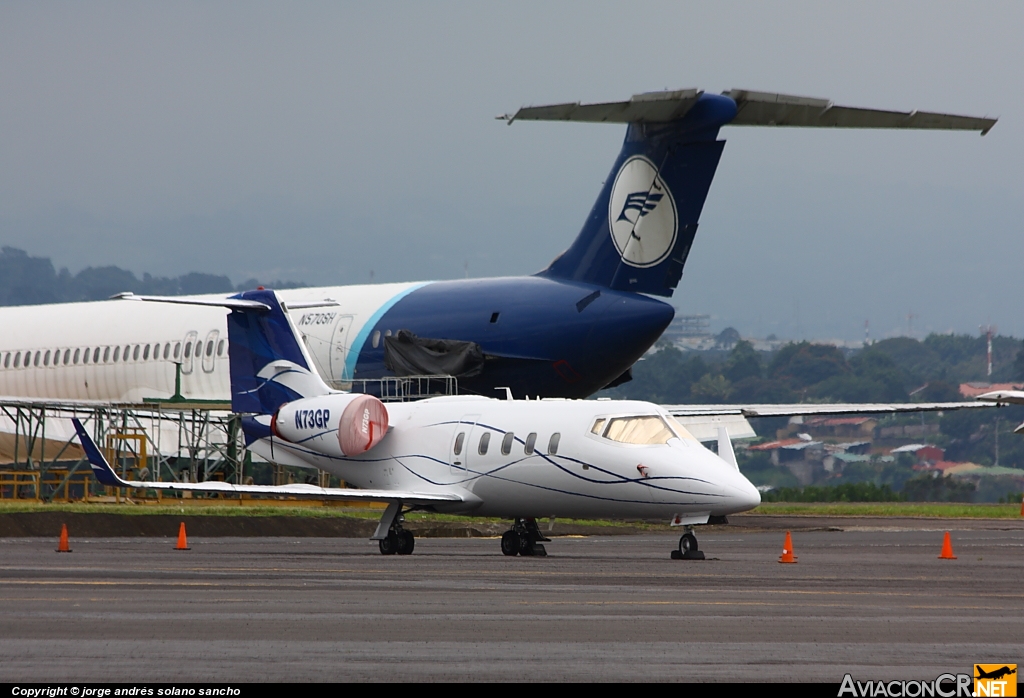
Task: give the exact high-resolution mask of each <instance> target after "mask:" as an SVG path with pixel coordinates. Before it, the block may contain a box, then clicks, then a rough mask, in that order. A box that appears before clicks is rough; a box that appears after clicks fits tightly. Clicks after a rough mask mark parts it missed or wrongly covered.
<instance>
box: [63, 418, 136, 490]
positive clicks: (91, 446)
mask: <svg viewBox="0 0 1024 698" xmlns="http://www.w3.org/2000/svg"><path fill="white" fill-rule="evenodd" d="M71 423H72V424H74V425H75V431H76V432H78V440H79V441H81V442H82V448H83V449H84V450H85V455H86V457H87V458H88V459H89V465H91V466H92V474H93V475H94V476H95V477H96V479H97V480H99V481H100V483H101V484H103V485H107V486H108V487H125V486H128V483H127V482H125V481H124V480H122V479H121V478H119V477H118V476H117V473H115V472H114V469H113V468H111V467H110V464H109V463H107V459H106V458H104V457H103V454H102V453H101V452H100V449H99V448H97V447H96V444H95V443H94V442H93V440H92V439H91V438H89V433H88V432H87V431H86V430H85V427H84V426H83V425H82V423H81V422H80V421H78V418H77V417H72V418H71Z"/></svg>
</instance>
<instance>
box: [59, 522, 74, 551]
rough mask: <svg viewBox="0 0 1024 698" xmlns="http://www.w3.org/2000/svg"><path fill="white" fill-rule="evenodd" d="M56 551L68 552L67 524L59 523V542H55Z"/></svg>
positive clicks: (69, 549)
mask: <svg viewBox="0 0 1024 698" xmlns="http://www.w3.org/2000/svg"><path fill="white" fill-rule="evenodd" d="M57 552H58V553H70V552H71V548H70V547H69V546H68V525H67V524H61V525H60V542H59V543H57Z"/></svg>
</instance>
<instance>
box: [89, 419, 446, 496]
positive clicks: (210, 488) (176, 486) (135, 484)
mask: <svg viewBox="0 0 1024 698" xmlns="http://www.w3.org/2000/svg"><path fill="white" fill-rule="evenodd" d="M71 421H72V422H73V423H74V425H75V431H76V432H78V439H79V440H80V441H81V442H82V448H83V449H84V450H85V454H86V456H87V457H88V458H89V464H90V465H91V466H92V473H93V475H94V476H95V477H96V479H97V480H99V481H100V482H101V483H102V484H104V485H107V486H109V487H132V488H137V489H148V490H179V491H189V492H220V493H227V494H262V495H284V496H289V497H302V498H310V499H337V500H344V501H356V500H358V501H370V502H397V501H401V502H404V503H406V504H437V503H440V502H461V501H463V498H462V497H460V496H459V495H458V494H455V493H454V492H411V491H405V490H354V489H340V488H337V487H317V486H316V485H306V484H294V485H273V486H272V485H234V484H232V483H230V482H195V483H193V482H147V481H143V480H122V479H121V478H120V477H118V475H117V473H115V472H114V469H113V468H111V467H110V464H109V463H107V459H106V458H104V457H103V453H102V452H100V450H99V448H97V447H96V444H95V443H94V442H93V440H92V439H91V438H90V437H89V433H88V432H87V431H86V430H85V427H84V426H83V425H82V423H81V422H80V421H79V420H78V419H74V418H73V419H72V420H71Z"/></svg>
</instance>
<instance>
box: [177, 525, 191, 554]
mask: <svg viewBox="0 0 1024 698" xmlns="http://www.w3.org/2000/svg"><path fill="white" fill-rule="evenodd" d="M174 549H175V550H191V549H192V548H190V547H188V539H187V538H186V537H185V522H184V521H182V522H181V526H179V527H178V544H177V545H176V546H174Z"/></svg>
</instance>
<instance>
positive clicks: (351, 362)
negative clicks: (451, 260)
mask: <svg viewBox="0 0 1024 698" xmlns="http://www.w3.org/2000/svg"><path fill="white" fill-rule="evenodd" d="M430 283H433V282H432V281H424V282H423V283H420V284H414V285H412V286H410V287H409V288H407V289H405V290H404V291H401V292H400V293H397V294H395V295H394V296H393V297H392V298H390V299H388V300H387V301H385V302H384V303H383V304H382V305H381V306H380V307H379V308H377V311H376V312H375V313H374V314H373V315H371V316H370V319H369V320H367V321H366V324H364V325H363V327H362V329H361V330H359V334H357V335H356V339H355V341H354V342H352V343H351V344H350V345H349V350H348V356H346V357H345V377H346V378H347V379H348V380H352V379H353V378H354V377H355V375H356V364H357V363H358V362H359V355H360V354H362V353H363V346H364V345H365V344H366V340H367V339H369V337H370V333H371V332H373V328H374V327H376V325H377V323H378V322H380V319H381V318H382V317H384V313H386V312H388V311H389V310H391V308H392V307H393V306H394V305H395V303H397V302H398V301H400V300H402V299H403V298H405V297H406V296H408V295H409V294H410V293H412V292H413V291H415V290H416V289H420V288H423V287H424V286H426V285H427V284H430Z"/></svg>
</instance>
